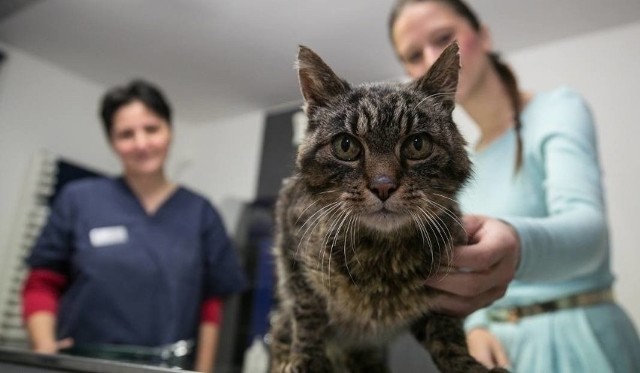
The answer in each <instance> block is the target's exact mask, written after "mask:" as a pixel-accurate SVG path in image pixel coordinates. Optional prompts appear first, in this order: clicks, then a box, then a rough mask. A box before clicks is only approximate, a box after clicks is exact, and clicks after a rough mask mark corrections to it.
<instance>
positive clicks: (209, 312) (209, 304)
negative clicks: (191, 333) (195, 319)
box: [200, 297, 223, 325]
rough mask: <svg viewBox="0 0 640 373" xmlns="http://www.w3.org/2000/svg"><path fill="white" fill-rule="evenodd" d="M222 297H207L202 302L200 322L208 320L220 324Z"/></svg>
mask: <svg viewBox="0 0 640 373" xmlns="http://www.w3.org/2000/svg"><path fill="white" fill-rule="evenodd" d="M222 304H223V303H222V299H221V298H217V297H214V298H208V299H205V300H204V302H202V307H201V309H200V322H209V323H213V324H216V325H220V322H221V321H222Z"/></svg>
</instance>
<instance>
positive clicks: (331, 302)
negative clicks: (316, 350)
mask: <svg viewBox="0 0 640 373" xmlns="http://www.w3.org/2000/svg"><path fill="white" fill-rule="evenodd" d="M419 242H421V241H417V240H414V239H405V240H401V241H397V240H380V239H378V240H376V239H373V240H372V239H368V238H367V237H365V238H361V239H360V240H358V241H357V247H351V249H352V251H351V254H352V255H353V256H350V255H345V253H346V254H349V251H348V250H347V251H345V250H342V251H340V252H339V250H335V248H336V247H343V246H339V245H338V243H340V239H337V242H336V245H333V247H334V250H333V252H331V255H330V256H331V259H330V263H326V264H324V265H323V268H321V269H320V270H318V269H316V268H317V266H312V263H316V264H317V262H318V260H322V259H321V258H310V260H309V261H308V263H307V266H308V269H309V270H308V271H307V276H306V278H307V281H308V282H309V284H310V285H311V287H312V288H313V289H314V290H315V291H316V292H317V293H318V294H319V295H320V296H321V297H322V298H323V299H324V301H325V302H326V312H327V313H328V316H329V320H331V324H332V326H333V327H334V328H335V330H337V331H339V334H342V335H345V336H347V337H348V336H349V335H351V336H353V337H354V338H358V339H365V340H377V339H379V340H384V339H387V338H388V337H390V336H393V335H395V334H397V333H398V332H399V331H400V330H402V329H404V328H406V327H407V326H408V325H409V324H410V323H412V322H413V321H416V320H418V319H419V318H421V317H422V316H424V315H425V314H426V313H427V312H428V311H429V308H430V304H429V300H430V299H432V297H433V290H431V289H429V288H427V287H426V286H425V285H424V283H425V281H426V279H427V276H428V274H429V272H430V271H432V270H435V268H434V266H435V264H432V261H433V259H432V257H431V255H432V254H431V252H430V249H429V248H428V247H425V246H419V245H418V243H419ZM344 247H347V246H344ZM314 252H316V253H320V252H321V250H315V251H314ZM355 253H357V254H355ZM354 254H355V255H354ZM328 256H329V255H325V261H328V259H327V257H328ZM329 264H330V265H329Z"/></svg>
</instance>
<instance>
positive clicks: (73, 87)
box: [0, 45, 117, 260]
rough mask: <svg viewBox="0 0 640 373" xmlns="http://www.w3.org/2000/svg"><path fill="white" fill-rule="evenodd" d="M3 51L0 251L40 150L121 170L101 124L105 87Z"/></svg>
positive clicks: (0, 72)
mask: <svg viewBox="0 0 640 373" xmlns="http://www.w3.org/2000/svg"><path fill="white" fill-rule="evenodd" d="M2 48H3V49H4V50H5V51H6V52H7V54H8V58H7V60H6V61H5V63H4V64H3V65H2V67H1V69H0V172H1V173H0V175H1V176H0V250H1V249H2V248H3V247H4V245H5V243H6V242H7V240H8V237H7V235H8V233H9V232H10V230H11V228H12V222H13V220H12V217H13V216H14V214H15V213H16V211H17V210H18V200H19V198H20V188H21V185H22V183H23V181H24V179H25V177H26V168H27V166H28V164H29V162H30V160H31V157H32V156H33V154H34V153H35V152H36V151H37V150H40V149H47V150H49V151H51V152H54V153H57V154H60V155H62V156H66V157H69V158H70V159H76V160H79V161H80V162H81V163H84V164H87V165H90V166H93V167H96V168H99V169H102V170H105V171H111V170H114V169H115V168H116V166H117V163H116V162H115V160H114V159H113V157H112V156H111V155H110V153H109V149H108V147H107V144H106V142H105V140H104V136H103V134H102V132H101V131H102V130H101V128H100V125H99V122H98V119H97V111H96V110H97V109H96V108H97V99H98V97H100V94H102V91H103V88H102V87H100V86H98V85H96V84H93V83H91V82H88V81H86V80H83V79H81V78H79V77H77V76H75V75H73V74H72V73H70V72H67V71H64V70H61V69H59V68H57V67H55V66H52V65H51V64H48V63H45V62H43V61H41V60H39V59H37V58H34V57H32V56H30V55H28V54H25V53H23V52H21V51H19V50H17V49H15V48H11V47H9V46H6V45H3V46H2ZM2 253H3V252H2V251H0V254H2ZM0 260H1V257H0Z"/></svg>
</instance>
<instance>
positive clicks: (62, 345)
mask: <svg viewBox="0 0 640 373" xmlns="http://www.w3.org/2000/svg"><path fill="white" fill-rule="evenodd" d="M56 347H57V349H58V351H59V350H64V349H66V348H71V347H73V338H65V339H61V340H59V341H57V342H56Z"/></svg>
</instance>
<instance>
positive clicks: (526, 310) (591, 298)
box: [487, 288, 615, 323]
mask: <svg viewBox="0 0 640 373" xmlns="http://www.w3.org/2000/svg"><path fill="white" fill-rule="evenodd" d="M614 301H615V299H614V296H613V290H611V288H607V289H599V290H591V291H586V292H584V293H579V294H574V295H568V296H566V297H562V298H558V299H554V300H550V301H546V302H541V303H535V304H531V305H527V306H519V307H503V308H489V309H488V310H487V316H488V317H489V320H490V321H492V322H511V323H515V322H518V321H519V320H520V319H521V318H523V317H528V316H535V315H539V314H543V313H548V312H555V311H559V310H566V309H571V308H578V307H587V306H593V305H596V304H601V303H610V302H614Z"/></svg>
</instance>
